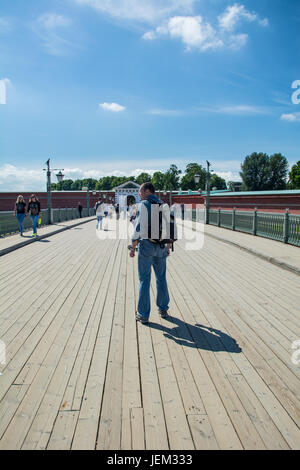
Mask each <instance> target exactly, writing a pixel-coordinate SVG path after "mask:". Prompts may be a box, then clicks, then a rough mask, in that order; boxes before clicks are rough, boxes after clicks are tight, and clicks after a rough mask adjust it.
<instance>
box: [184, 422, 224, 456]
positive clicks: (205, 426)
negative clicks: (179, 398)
mask: <svg viewBox="0 0 300 470" xmlns="http://www.w3.org/2000/svg"><path fill="white" fill-rule="evenodd" d="M187 419H188V422H189V425H190V428H191V433H192V436H193V440H194V443H195V447H196V449H197V450H219V446H218V443H217V440H216V437H215V435H214V432H213V429H212V427H211V424H210V422H209V419H208V416H207V415H199V414H198V415H196V414H195V415H188V416H187Z"/></svg>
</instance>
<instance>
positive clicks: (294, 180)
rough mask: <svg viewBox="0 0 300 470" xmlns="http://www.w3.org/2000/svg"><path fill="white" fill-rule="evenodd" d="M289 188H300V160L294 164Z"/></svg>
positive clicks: (290, 174)
mask: <svg viewBox="0 0 300 470" xmlns="http://www.w3.org/2000/svg"><path fill="white" fill-rule="evenodd" d="M289 188H290V189H300V160H299V161H298V162H297V163H296V164H295V165H293V166H292V169H291V171H290V173H289Z"/></svg>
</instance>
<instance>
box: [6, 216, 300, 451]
mask: <svg viewBox="0 0 300 470" xmlns="http://www.w3.org/2000/svg"><path fill="white" fill-rule="evenodd" d="M270 243H276V242H272V241H270ZM127 244H128V242H127V240H113V239H109V240H99V239H98V238H97V236H96V234H95V222H94V221H92V222H89V223H87V224H84V225H82V226H79V227H75V228H73V229H71V230H67V231H65V232H62V233H60V234H57V235H55V236H53V237H49V238H48V239H44V240H42V241H40V242H36V243H33V244H30V245H28V246H26V247H23V248H21V249H19V250H16V251H14V252H12V253H9V254H7V255H5V256H3V257H2V258H1V259H0V265H1V270H0V285H1V290H0V309H1V310H0V340H2V341H3V342H4V343H5V346H6V365H0V371H1V372H2V375H1V376H0V449H61V450H62V449H99V450H101V449H134V450H137V449H151V450H160V449H164V450H167V449H177V450H178V449H180V450H183V449H185V450H191V449H299V448H300V430H299V424H300V380H299V379H300V366H299V365H297V364H293V362H292V354H293V352H294V351H293V349H292V343H293V342H294V341H295V340H299V339H300V321H299V317H300V314H299V305H300V292H299V290H300V289H299V276H297V275H296V274H294V273H292V272H288V271H285V270H283V269H281V268H280V267H277V266H274V265H272V264H271V263H268V262H267V261H264V260H260V259H258V258H256V257H254V256H252V255H251V254H249V253H247V252H245V251H242V250H239V249H238V248H237V247H234V246H230V245H228V244H225V243H222V242H221V241H218V240H215V239H213V238H210V237H206V238H205V244H204V248H203V249H202V250H200V251H185V250H184V246H183V242H182V241H179V242H177V244H176V249H175V252H174V253H172V254H171V256H170V258H169V259H168V283H169V289H170V296H171V304H170V315H171V317H170V319H168V320H161V319H160V317H159V315H158V314H157V312H156V308H155V283H154V282H153V285H152V291H151V294H152V313H151V318H150V320H151V322H150V324H149V326H145V325H141V324H136V322H135V308H136V304H137V294H138V278H137V259H136V258H135V259H131V258H129V255H128V250H127ZM278 246H279V247H280V245H279V244H278ZM295 250H298V248H295Z"/></svg>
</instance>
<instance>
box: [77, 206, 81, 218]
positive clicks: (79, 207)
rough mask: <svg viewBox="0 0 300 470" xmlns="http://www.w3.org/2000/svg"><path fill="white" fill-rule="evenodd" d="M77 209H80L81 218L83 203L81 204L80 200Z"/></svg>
mask: <svg viewBox="0 0 300 470" xmlns="http://www.w3.org/2000/svg"><path fill="white" fill-rule="evenodd" d="M77 209H78V212H79V217H80V218H81V213H82V205H81V204H80V202H78V206H77Z"/></svg>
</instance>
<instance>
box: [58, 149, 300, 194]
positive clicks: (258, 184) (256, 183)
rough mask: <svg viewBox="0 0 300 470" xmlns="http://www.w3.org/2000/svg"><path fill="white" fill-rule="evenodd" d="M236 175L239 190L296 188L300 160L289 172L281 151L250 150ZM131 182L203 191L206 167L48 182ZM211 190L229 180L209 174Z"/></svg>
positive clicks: (72, 185) (105, 186) (67, 186)
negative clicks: (197, 178) (269, 153)
mask: <svg viewBox="0 0 300 470" xmlns="http://www.w3.org/2000/svg"><path fill="white" fill-rule="evenodd" d="M195 175H199V176H200V181H199V183H196V182H195ZM240 176H241V179H242V182H243V183H242V186H241V190H242V191H267V190H284V189H300V161H298V162H297V164H296V165H294V166H293V167H292V169H291V171H290V173H289V163H288V160H287V159H286V157H285V156H283V155H282V154H281V153H276V154H274V155H271V156H269V155H267V154H266V153H256V152H254V153H252V154H251V155H248V156H246V158H245V159H244V161H243V163H242V164H241V172H240ZM127 181H135V182H136V183H138V184H142V183H145V182H147V181H151V182H152V183H153V184H154V187H155V188H156V190H158V191H163V190H170V189H172V190H173V191H178V190H179V189H181V190H183V191H187V190H192V191H198V190H200V189H201V190H205V187H206V169H205V168H204V167H203V166H202V165H199V164H198V163H189V164H188V165H187V166H186V169H185V171H184V173H183V172H182V171H181V170H179V169H178V167H177V166H176V165H171V166H170V168H169V169H168V170H167V171H165V172H161V171H156V172H155V173H154V174H153V176H151V175H150V174H148V173H145V172H144V173H141V174H139V175H138V176H137V177H135V176H103V177H102V178H100V179H99V180H97V179H94V178H85V179H81V180H79V179H78V180H75V181H73V180H71V179H66V180H64V181H61V182H59V183H52V189H53V190H57V191H80V190H81V189H82V188H83V187H88V188H89V189H90V190H99V191H100V190H102V191H111V190H113V189H114V188H115V187H117V186H119V185H121V184H123V183H126V182H127ZM210 187H211V189H217V190H222V189H232V188H233V182H231V181H229V182H228V183H227V184H226V181H225V180H224V179H223V178H221V177H220V176H218V175H216V174H214V173H213V174H211V177H210Z"/></svg>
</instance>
